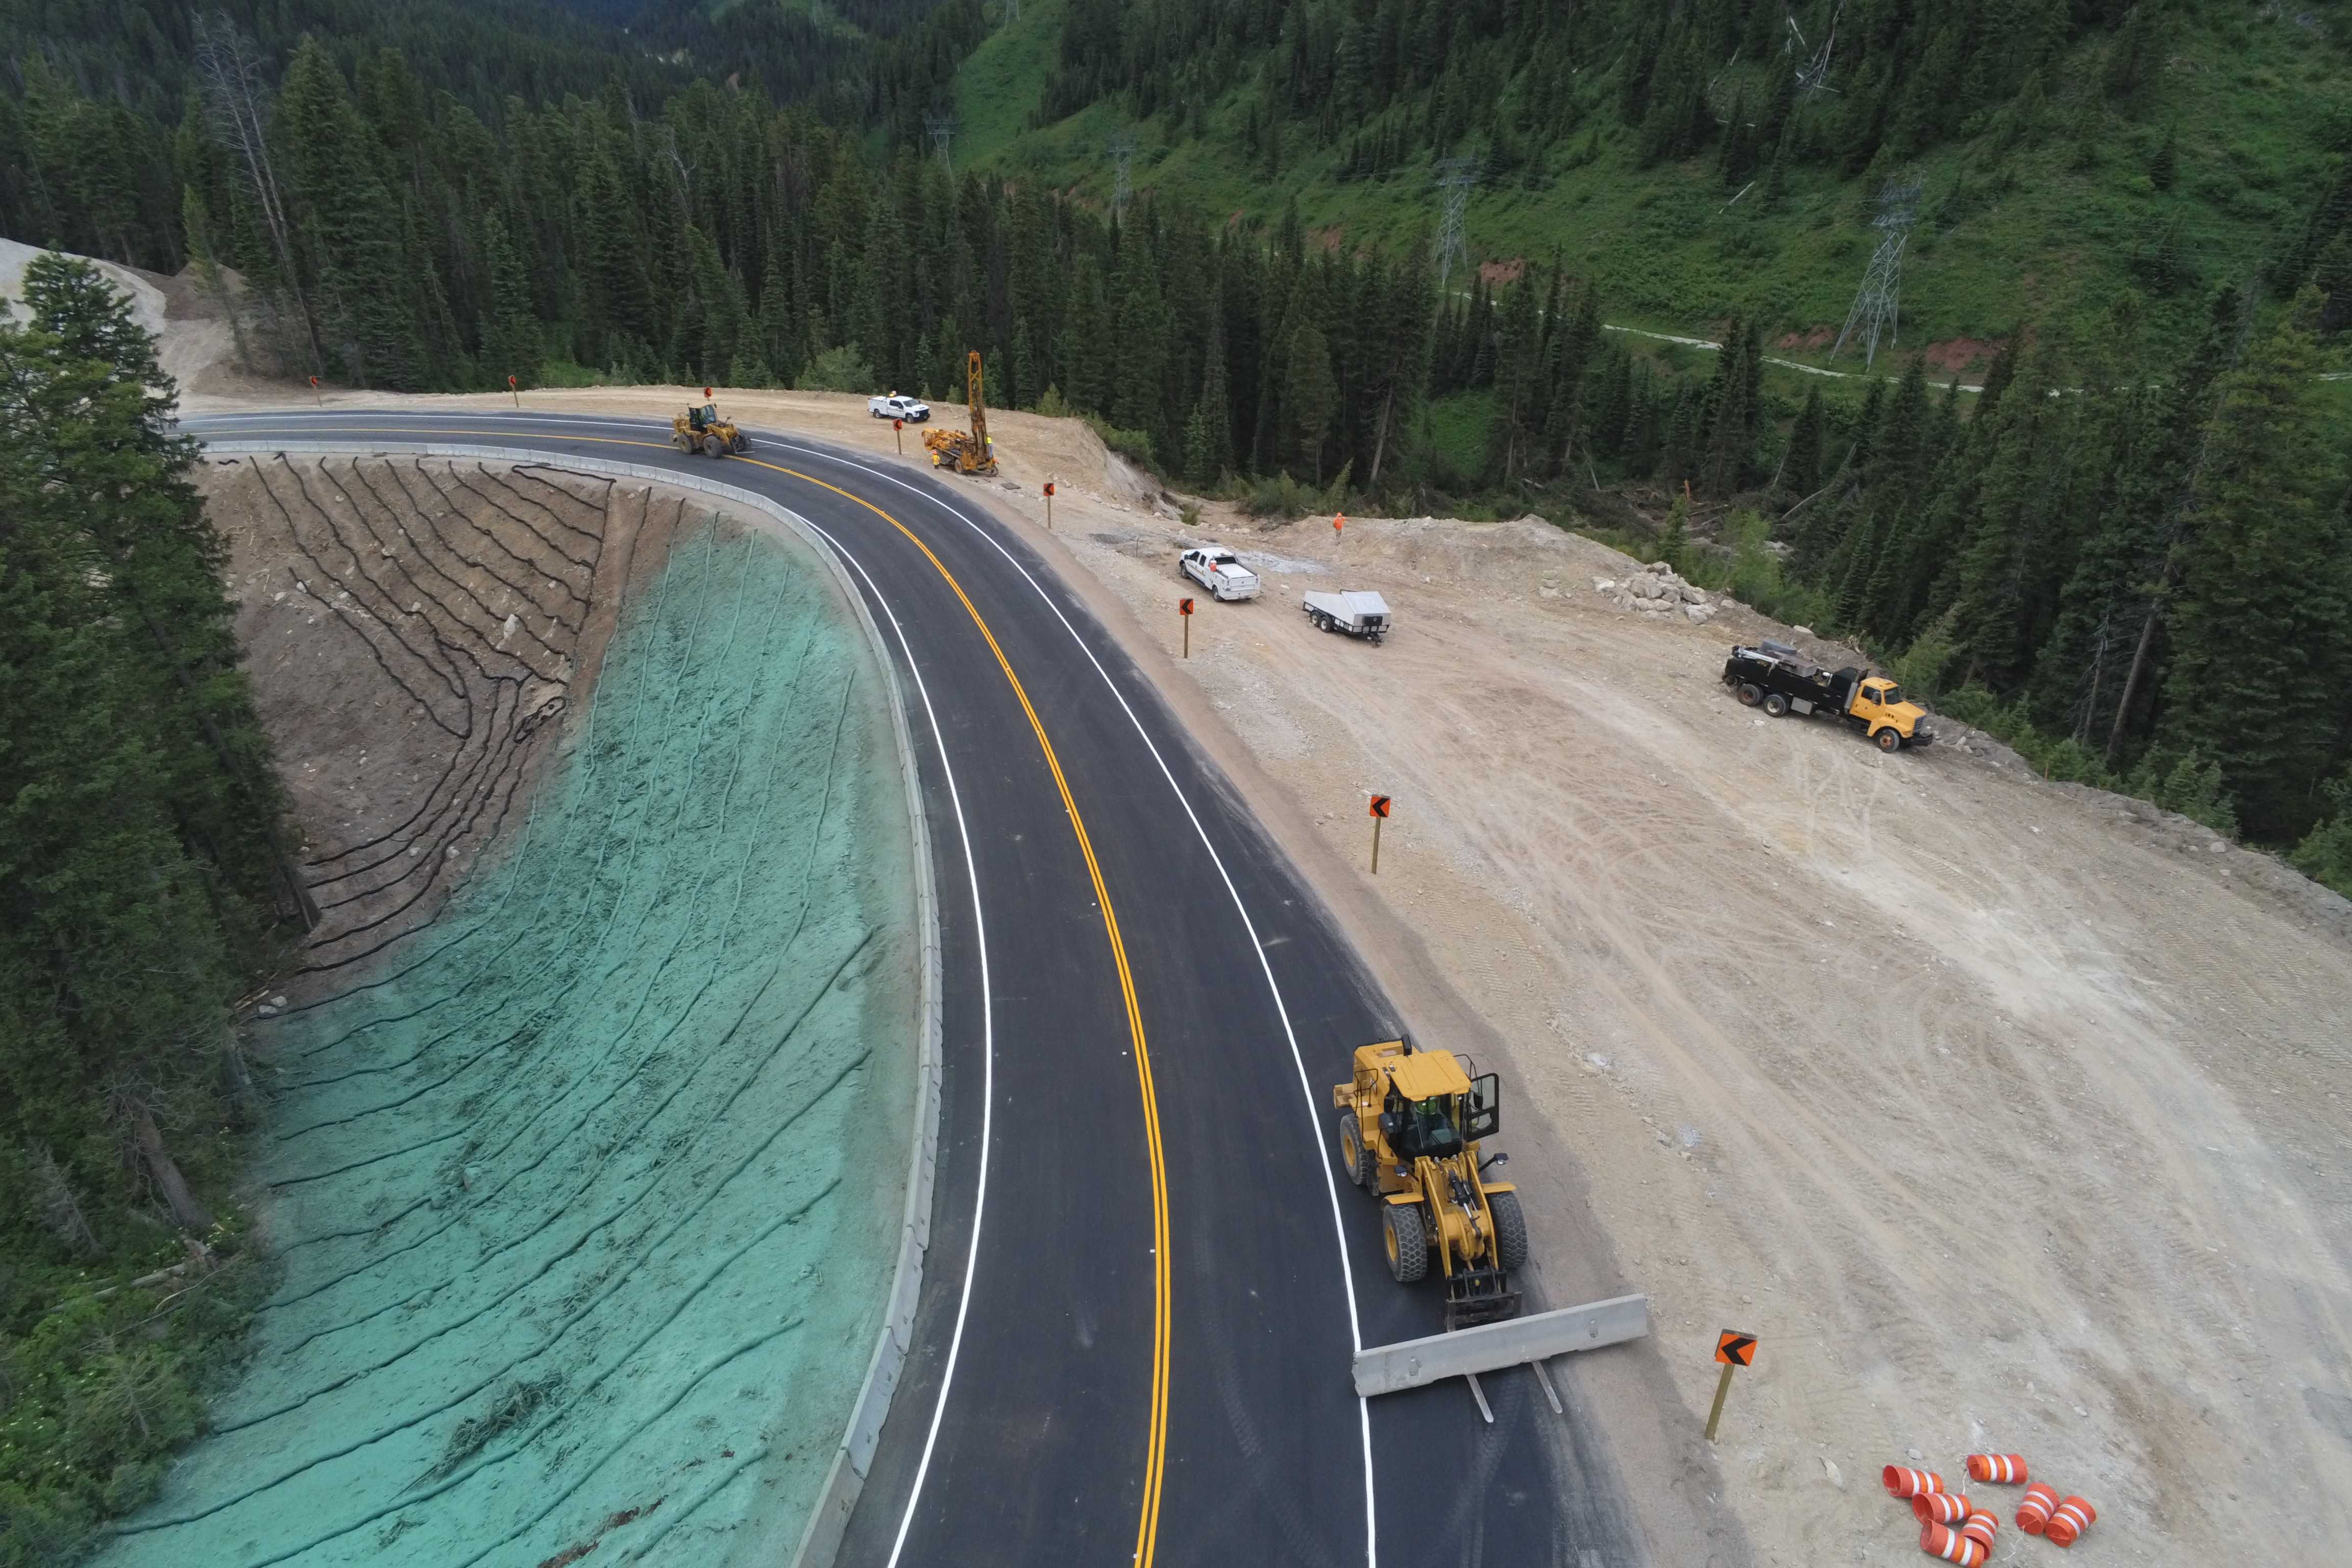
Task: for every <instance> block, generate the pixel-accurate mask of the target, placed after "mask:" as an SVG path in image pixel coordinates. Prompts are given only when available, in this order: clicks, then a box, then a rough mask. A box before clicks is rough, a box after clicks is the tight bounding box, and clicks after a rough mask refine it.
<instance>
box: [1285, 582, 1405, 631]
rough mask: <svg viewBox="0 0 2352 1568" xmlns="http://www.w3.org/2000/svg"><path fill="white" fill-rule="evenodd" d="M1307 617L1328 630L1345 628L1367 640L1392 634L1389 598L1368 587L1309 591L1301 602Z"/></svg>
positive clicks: (1300, 606)
mask: <svg viewBox="0 0 2352 1568" xmlns="http://www.w3.org/2000/svg"><path fill="white" fill-rule="evenodd" d="M1298 607H1299V608H1300V609H1302V610H1305V611H1306V612H1307V619H1308V620H1310V621H1313V622H1314V623H1315V624H1316V625H1317V626H1320V627H1322V628H1323V629H1324V630H1325V631H1327V632H1345V633H1347V634H1348V635H1349V637H1362V638H1363V639H1364V640H1365V641H1366V642H1378V641H1380V640H1381V638H1382V637H1386V636H1387V635H1388V630H1389V602H1388V601H1387V600H1386V599H1383V598H1381V596H1380V595H1378V594H1374V593H1371V592H1370V591H1368V590H1365V589H1349V590H1348V591H1347V592H1345V593H1339V594H1309V595H1307V596H1306V597H1305V598H1304V599H1301V600H1300V601H1299V602H1298Z"/></svg>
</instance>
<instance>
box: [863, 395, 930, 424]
mask: <svg viewBox="0 0 2352 1568" xmlns="http://www.w3.org/2000/svg"><path fill="white" fill-rule="evenodd" d="M866 413H867V414H869V415H872V416H874V417H875V418H877V419H904V420H905V421H906V422H907V423H908V424H909V425H920V424H921V423H922V422H923V421H924V420H926V419H929V417H930V416H931V405H929V404H928V403H926V402H924V401H923V400H922V399H921V398H919V397H901V396H899V395H898V394H897V393H895V392H894V393H892V394H891V395H889V396H887V397H869V398H867V399H866Z"/></svg>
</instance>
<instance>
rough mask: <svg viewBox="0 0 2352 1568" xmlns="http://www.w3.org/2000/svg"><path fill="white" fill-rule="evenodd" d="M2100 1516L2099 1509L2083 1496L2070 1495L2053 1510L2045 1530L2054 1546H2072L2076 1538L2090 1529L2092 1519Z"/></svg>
mask: <svg viewBox="0 0 2352 1568" xmlns="http://www.w3.org/2000/svg"><path fill="white" fill-rule="evenodd" d="M2098 1517H2099V1510H2097V1509H2095V1508H2093V1507H2092V1506H2091V1505H2090V1504H2089V1503H2088V1502H2086V1501H2084V1500H2083V1499H2081V1498H2078V1497H2070V1498H2068V1499H2067V1500H2065V1501H2064V1502H2062V1503H2060V1504H2059V1505H2058V1506H2057V1507H2056V1508H2054V1509H2053V1510H2051V1512H2050V1523H2049V1524H2048V1525H2047V1526H2046V1527H2045V1528H2044V1531H2043V1532H2044V1533H2045V1534H2046V1535H2048V1536H2049V1538H2050V1544H2051V1545H2053V1546H2072V1545H2074V1538H2075V1537H2076V1536H2078V1535H2080V1534H2082V1533H2083V1531H2086V1530H2088V1529H2090V1528H2091V1521H2093V1520H2095V1519H2096V1518H2098Z"/></svg>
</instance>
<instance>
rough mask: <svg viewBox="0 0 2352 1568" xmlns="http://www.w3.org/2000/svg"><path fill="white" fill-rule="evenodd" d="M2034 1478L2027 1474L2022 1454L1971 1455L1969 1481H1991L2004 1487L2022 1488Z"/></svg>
mask: <svg viewBox="0 0 2352 1568" xmlns="http://www.w3.org/2000/svg"><path fill="white" fill-rule="evenodd" d="M1969 1479H1970V1480H1972V1481H1991V1482H1994V1483H1996V1484H1997V1485H2000V1486H2004V1487H2021V1486H2023V1485H2024V1484H2025V1483H2026V1482H2028V1481H2030V1480H2032V1479H2033V1478H2032V1476H2030V1475H2028V1474H2026V1470H2025V1456H2024V1455H2022V1454H1970V1455H1969Z"/></svg>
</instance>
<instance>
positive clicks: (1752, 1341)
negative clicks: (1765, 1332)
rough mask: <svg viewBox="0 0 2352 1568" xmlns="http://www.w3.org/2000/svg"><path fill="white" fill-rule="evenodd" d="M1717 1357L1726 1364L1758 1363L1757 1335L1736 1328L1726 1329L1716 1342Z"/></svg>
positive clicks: (1750, 1364)
mask: <svg viewBox="0 0 2352 1568" xmlns="http://www.w3.org/2000/svg"><path fill="white" fill-rule="evenodd" d="M1715 1359H1716V1360H1717V1361H1719V1362H1723V1363H1726V1364H1733V1363H1736V1364H1738V1365H1740V1366H1754V1365H1755V1364H1756V1336H1755V1335H1754V1334H1743V1333H1741V1332H1739V1331H1738V1330H1736V1329H1726V1330H1724V1331H1723V1333H1722V1336H1721V1337H1720V1338H1718V1339H1717V1341H1716V1342H1715Z"/></svg>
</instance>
